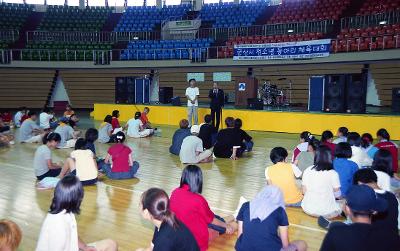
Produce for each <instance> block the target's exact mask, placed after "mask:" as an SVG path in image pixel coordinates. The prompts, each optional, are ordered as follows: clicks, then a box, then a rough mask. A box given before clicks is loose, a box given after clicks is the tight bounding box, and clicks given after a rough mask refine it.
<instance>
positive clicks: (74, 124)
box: [68, 113, 79, 130]
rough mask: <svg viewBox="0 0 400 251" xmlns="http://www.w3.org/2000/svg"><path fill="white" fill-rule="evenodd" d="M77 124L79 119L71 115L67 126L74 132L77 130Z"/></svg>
mask: <svg viewBox="0 0 400 251" xmlns="http://www.w3.org/2000/svg"><path fill="white" fill-rule="evenodd" d="M78 122H79V118H78V115H76V114H75V113H74V114H72V115H71V116H70V117H69V120H68V124H69V125H70V126H71V127H72V128H73V129H74V130H78Z"/></svg>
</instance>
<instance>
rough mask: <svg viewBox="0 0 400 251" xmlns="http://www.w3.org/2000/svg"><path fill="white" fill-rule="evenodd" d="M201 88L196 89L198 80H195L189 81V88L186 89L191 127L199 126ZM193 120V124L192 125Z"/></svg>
mask: <svg viewBox="0 0 400 251" xmlns="http://www.w3.org/2000/svg"><path fill="white" fill-rule="evenodd" d="M199 95H200V92H199V88H198V87H196V80H195V79H194V78H192V79H190V80H189V87H188V88H186V93H185V96H186V98H187V99H188V103H187V106H188V121H189V127H191V126H192V125H198V122H199V121H198V114H197V112H198V108H199V102H198V99H199ZM192 119H193V123H192Z"/></svg>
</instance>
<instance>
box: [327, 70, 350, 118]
mask: <svg viewBox="0 0 400 251" xmlns="http://www.w3.org/2000/svg"><path fill="white" fill-rule="evenodd" d="M345 91H346V75H344V74H338V75H327V76H326V79H325V85H324V111H326V112H344V111H345V108H346V103H345V101H346V95H345Z"/></svg>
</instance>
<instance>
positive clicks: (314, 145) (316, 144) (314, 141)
mask: <svg viewBox="0 0 400 251" xmlns="http://www.w3.org/2000/svg"><path fill="white" fill-rule="evenodd" d="M308 145H309V146H311V147H312V149H313V150H314V151H316V150H317V148H318V147H319V145H320V142H319V140H318V139H316V138H311V139H310V140H309V141H308Z"/></svg>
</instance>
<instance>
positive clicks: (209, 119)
mask: <svg viewBox="0 0 400 251" xmlns="http://www.w3.org/2000/svg"><path fill="white" fill-rule="evenodd" d="M211 121H212V117H211V115H210V114H206V116H204V122H206V123H207V124H209V123H211Z"/></svg>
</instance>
